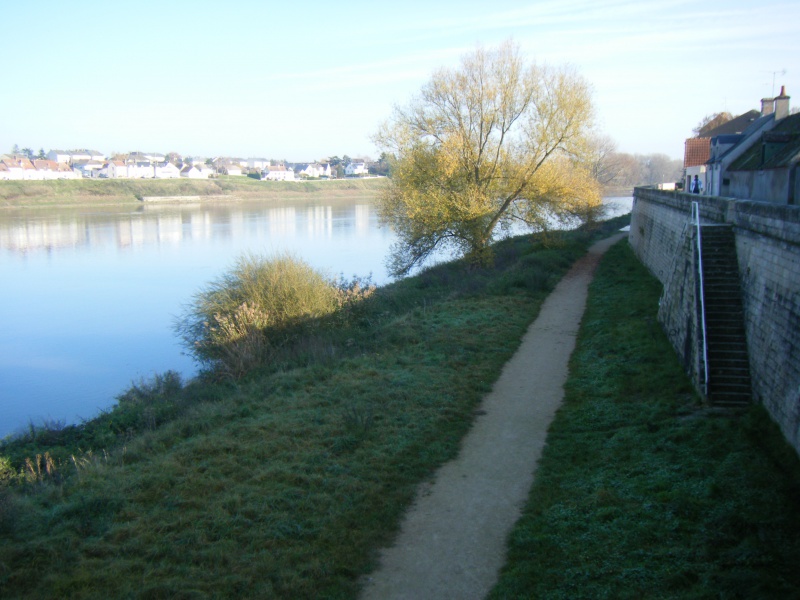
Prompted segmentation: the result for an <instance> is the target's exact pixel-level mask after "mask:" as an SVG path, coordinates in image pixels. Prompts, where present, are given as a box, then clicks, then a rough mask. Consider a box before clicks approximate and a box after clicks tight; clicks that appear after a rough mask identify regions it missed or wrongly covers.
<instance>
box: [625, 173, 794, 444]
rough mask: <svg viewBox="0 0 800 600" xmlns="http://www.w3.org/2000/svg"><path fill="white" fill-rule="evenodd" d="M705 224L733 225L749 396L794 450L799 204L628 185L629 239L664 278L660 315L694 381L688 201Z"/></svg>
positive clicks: (696, 358)
mask: <svg viewBox="0 0 800 600" xmlns="http://www.w3.org/2000/svg"><path fill="white" fill-rule="evenodd" d="M692 201H697V202H699V208H700V219H701V222H702V223H704V224H711V223H718V224H729V225H732V226H733V231H734V233H735V235H736V251H737V257H738V261H739V274H740V277H741V283H742V295H743V297H742V300H743V304H744V311H745V329H746V335H747V345H748V351H749V355H750V371H751V377H752V381H753V396H754V400H755V401H756V402H760V403H762V404H763V405H764V406H765V407H766V409H767V410H768V411H769V412H770V414H771V415H772V416H773V418H774V419H775V421H776V422H777V423H778V424H779V425H780V427H781V430H782V431H783V433H784V435H785V436H786V439H787V440H789V442H790V443H791V444H792V445H793V446H794V448H795V449H796V450H797V451H798V452H800V207H797V206H786V205H783V206H781V205H776V204H769V203H762V202H752V201H743V200H735V199H731V198H719V197H708V196H696V195H692V194H685V193H680V192H665V191H660V190H654V189H649V188H636V189H635V190H634V202H633V213H632V216H631V231H630V236H629V241H630V244H631V246H632V247H633V249H634V252H635V253H636V255H637V256H638V257H639V259H640V260H641V261H642V262H643V263H644V264H645V265H646V266H647V267H648V269H650V271H651V272H652V273H653V274H654V275H655V276H656V277H657V278H658V279H659V280H660V281H661V283H662V284H664V294H663V296H662V300H661V305H660V307H659V321H660V322H661V323H662V325H663V327H664V329H665V331H666V332H667V335H668V336H669V339H670V341H671V342H672V344H673V346H674V347H675V350H676V352H677V353H678V355H679V356H680V357H681V360H682V361H683V364H684V367H685V368H686V370H687V372H688V373H689V374H690V375H691V376H692V378H693V380H694V381H695V383H696V385H697V386H698V389H702V383H703V374H702V373H701V372H700V370H701V365H702V361H700V352H701V350H700V348H701V341H700V335H699V332H698V323H699V322H700V320H699V309H698V302H697V289H698V287H697V286H698V282H697V281H696V276H695V274H696V273H697V269H696V266H695V262H694V261H695V252H694V250H693V248H694V244H695V228H694V227H691V203H692Z"/></svg>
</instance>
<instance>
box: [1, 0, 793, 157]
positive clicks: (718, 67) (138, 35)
mask: <svg viewBox="0 0 800 600" xmlns="http://www.w3.org/2000/svg"><path fill="white" fill-rule="evenodd" d="M508 38H512V39H513V40H514V41H515V42H517V43H518V44H519V45H520V47H521V49H522V51H523V53H524V54H525V55H526V57H528V58H529V59H530V60H531V61H533V60H535V61H537V62H543V63H548V64H551V65H562V64H570V65H572V66H574V67H575V68H576V69H577V70H578V72H579V73H580V74H582V75H583V76H584V77H585V78H586V79H587V80H588V81H589V82H590V84H591V85H592V87H593V90H594V101H595V107H596V109H597V115H598V124H599V127H600V129H601V130H602V131H603V132H604V133H606V134H608V135H609V136H611V137H612V138H613V139H614V140H615V141H616V142H617V145H618V149H619V150H620V151H623V152H630V153H639V154H649V153H653V152H661V153H665V154H667V155H669V156H670V157H673V158H679V157H682V155H683V142H684V139H685V138H686V137H688V136H689V135H691V130H692V128H693V127H694V126H695V125H696V124H697V122H698V121H699V120H700V119H701V118H702V117H703V116H705V115H707V114H710V113H714V112H718V111H721V110H728V111H730V112H732V113H734V114H739V113H742V112H744V111H747V110H750V109H753V108H760V102H759V101H760V99H761V98H762V97H765V96H770V95H772V94H773V81H774V84H775V90H774V93H775V94H777V93H778V91H779V90H780V86H781V84H784V85H786V90H787V93H788V94H789V95H790V96H791V95H793V94H794V95H795V98H793V101H792V105H793V106H795V105H797V106H800V3H798V2H796V0H792V1H791V2H788V1H787V2H782V1H775V0H764V1H762V2H757V3H756V2H741V1H738V0H734V1H725V2H723V1H719V0H711V1H709V2H705V3H698V2H690V1H685V0H655V1H652V2H651V1H647V0H631V1H629V0H617V1H611V2H603V1H595V0H544V1H536V2H514V1H508V0H493V1H492V2H486V1H485V0H484V1H480V2H476V1H471V0H459V1H458V2H456V1H451V0H438V1H436V2H433V1H428V2H419V1H416V0H410V1H406V2H402V3H329V2H316V1H306V2H300V3H287V2H281V3H275V2H263V1H262V2H255V1H249V0H241V1H240V2H236V3H228V4H225V3H220V2H206V1H203V0H196V1H193V2H183V1H180V0H173V1H172V2H163V1H150V0H137V2H124V3H123V2H110V3H109V2H106V3H100V4H88V5H87V4H85V3H74V2H64V1H63V0H58V1H51V0H42V1H39V2H28V1H18V2H3V3H2V5H0V56H3V57H4V61H3V63H2V67H0V152H8V151H10V150H11V148H12V146H13V145H14V144H19V145H20V147H26V146H27V147H31V148H33V149H34V150H36V151H38V149H39V148H40V147H43V148H44V149H45V151H47V150H49V149H51V148H58V149H70V148H84V147H88V148H93V149H96V150H99V151H101V152H105V153H110V152H112V151H117V152H123V151H131V150H142V151H158V152H169V151H176V152H180V153H182V154H185V155H186V154H188V155H203V156H217V155H232V156H240V157H250V156H262V157H266V158H285V159H287V160H290V161H310V160H316V159H320V158H324V157H326V156H331V155H339V156H342V155H344V154H348V155H350V156H361V155H369V156H372V157H377V154H378V151H377V150H376V148H375V147H374V146H373V144H372V143H371V141H370V136H371V135H372V133H373V132H374V131H375V130H376V129H377V127H378V125H379V123H380V122H381V121H382V120H383V119H385V118H386V117H388V116H389V115H390V113H391V109H392V106H393V105H394V104H401V105H402V104H405V103H407V102H408V100H409V99H410V98H411V97H412V95H414V94H415V93H416V92H418V91H419V89H420V87H421V86H422V85H423V84H424V83H425V82H426V81H427V80H428V79H429V77H430V75H431V73H432V72H433V71H434V70H436V69H437V68H439V67H443V66H455V65H457V64H458V62H459V58H460V57H461V56H462V55H463V54H465V53H468V52H470V51H472V50H473V49H474V48H475V47H476V45H483V46H487V47H490V46H495V45H497V44H499V43H501V42H502V41H503V40H505V39H508ZM782 71H785V73H784V74H782V73H781V72H782Z"/></svg>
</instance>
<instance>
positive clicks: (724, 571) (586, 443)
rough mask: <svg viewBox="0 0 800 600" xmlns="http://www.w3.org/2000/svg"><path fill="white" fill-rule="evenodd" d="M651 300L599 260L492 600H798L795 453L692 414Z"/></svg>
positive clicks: (608, 261) (767, 437)
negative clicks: (558, 401)
mask: <svg viewBox="0 0 800 600" xmlns="http://www.w3.org/2000/svg"><path fill="white" fill-rule="evenodd" d="M660 291H661V289H660V285H659V284H658V283H657V282H656V281H655V280H654V279H653V278H652V277H651V276H650V275H649V274H648V273H647V272H646V270H645V269H644V267H643V266H642V265H641V264H639V263H638V262H637V260H636V259H635V257H634V256H633V253H632V252H631V250H630V248H629V247H628V246H627V244H618V245H617V246H615V247H613V248H612V249H611V250H610V251H609V253H608V254H607V256H606V257H605V259H604V261H603V263H602V264H601V266H600V268H599V270H598V273H597V276H596V279H595V281H594V282H593V284H592V286H591V288H590V298H589V304H588V308H587V312H586V314H585V316H584V320H583V323H582V326H581V330H580V333H579V339H578V345H577V348H576V351H575V353H574V354H573V357H572V361H571V365H570V371H571V376H570V379H569V382H568V384H567V387H566V396H565V400H564V404H563V406H562V408H561V409H560V410H559V412H558V413H557V415H556V418H555V420H554V422H553V424H552V426H551V429H550V431H549V434H548V438H547V446H546V448H545V451H544V453H543V456H542V459H541V461H540V464H539V467H538V470H537V475H536V481H535V484H534V487H533V490H532V492H531V495H530V499H529V503H528V505H527V507H526V509H525V512H524V516H523V518H522V519H521V520H520V521H519V522H518V523H517V526H516V528H515V530H514V532H513V534H512V536H511V541H510V549H509V562H508V564H507V566H506V568H505V569H504V571H503V574H502V577H501V581H500V583H499V584H498V585H497V586H496V588H495V590H494V592H493V594H492V595H491V597H492V598H496V599H499V598H540V597H541V598H569V599H576V598H592V599H597V598H637V599H639V598H659V599H662V598H798V597H800V571H799V570H798V569H797V564H798V560H800V510H798V509H799V508H800V506H799V505H798V503H799V502H800V469H798V460H797V455H796V454H795V453H794V451H793V450H791V449H790V448H789V447H788V445H787V444H785V443H784V441H783V438H782V436H781V434H780V433H779V431H778V429H777V427H776V426H775V425H774V424H773V423H772V422H771V421H770V420H769V418H768V416H767V415H766V413H765V411H763V409H761V408H759V407H754V408H752V410H750V411H749V412H747V413H744V414H739V413H724V412H723V413H715V412H710V411H708V410H707V409H706V408H704V407H703V406H702V405H700V404H699V402H698V399H697V397H696V396H695V394H694V393H693V391H692V388H691V386H690V384H689V382H688V380H687V378H686V377H685V376H684V375H683V373H682V371H681V368H680V367H679V365H678V363H677V359H676V358H675V354H674V352H673V351H672V349H671V347H670V346H669V344H668V342H667V341H666V339H665V336H664V335H663V333H662V331H661V329H660V328H659V326H658V325H657V324H656V322H655V321H654V315H655V314H656V310H657V304H658V298H659V294H660Z"/></svg>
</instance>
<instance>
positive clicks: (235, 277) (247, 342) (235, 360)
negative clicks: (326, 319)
mask: <svg viewBox="0 0 800 600" xmlns="http://www.w3.org/2000/svg"><path fill="white" fill-rule="evenodd" d="M342 294H343V292H342V290H341V289H340V288H339V287H338V286H337V285H336V284H335V283H334V282H332V281H330V280H329V279H327V278H326V277H325V276H324V275H322V274H321V273H319V272H317V271H315V270H314V269H313V268H311V267H310V266H309V265H308V264H307V263H305V262H303V261H302V260H300V259H297V258H295V257H293V256H291V255H288V254H281V255H277V256H274V257H264V256H258V255H254V254H245V255H243V256H241V257H240V258H239V259H238V260H237V261H236V263H235V264H234V266H233V268H232V269H231V270H230V271H229V272H228V273H226V274H224V275H223V276H222V277H220V278H219V279H217V280H216V281H214V282H212V283H211V284H210V285H208V286H207V287H206V288H205V289H203V290H201V291H200V292H199V293H197V294H196V295H195V296H194V299H193V301H192V302H191V304H190V305H189V306H188V307H187V309H186V311H185V314H184V315H183V316H182V317H180V318H179V319H178V321H177V322H176V325H175V330H176V332H177V333H178V335H179V336H180V337H181V338H182V339H183V342H184V345H185V346H186V348H187V349H188V350H189V352H190V353H191V354H192V355H193V356H194V358H195V359H196V360H198V361H199V362H200V363H205V364H206V365H210V366H215V367H222V369H223V371H225V372H227V373H228V374H230V375H233V376H237V377H238V376H240V375H242V374H243V373H244V372H246V371H247V370H249V369H250V368H252V367H254V366H256V365H257V364H259V363H261V362H263V361H266V360H269V359H270V358H271V357H272V356H273V353H274V352H275V350H276V348H277V347H279V346H280V344H281V338H280V336H281V332H282V331H285V330H286V329H288V327H289V326H294V325H297V324H298V323H301V322H303V321H308V320H310V319H316V318H319V317H323V316H325V315H329V314H331V313H333V312H334V311H335V310H337V308H339V307H341V306H342V304H343V300H342ZM345 303H346V301H345Z"/></svg>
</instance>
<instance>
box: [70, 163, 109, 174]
mask: <svg viewBox="0 0 800 600" xmlns="http://www.w3.org/2000/svg"><path fill="white" fill-rule="evenodd" d="M72 168H73V169H76V170H77V171H78V172H80V174H81V176H82V177H97V175H98V172H99V171H100V169H102V168H103V163H102V162H100V161H99V160H79V161H73V162H72Z"/></svg>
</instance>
